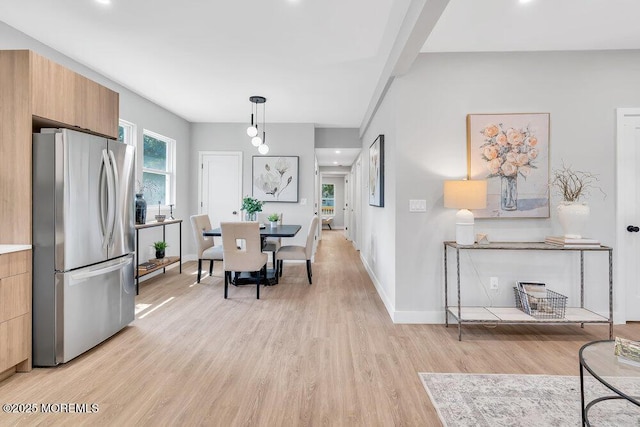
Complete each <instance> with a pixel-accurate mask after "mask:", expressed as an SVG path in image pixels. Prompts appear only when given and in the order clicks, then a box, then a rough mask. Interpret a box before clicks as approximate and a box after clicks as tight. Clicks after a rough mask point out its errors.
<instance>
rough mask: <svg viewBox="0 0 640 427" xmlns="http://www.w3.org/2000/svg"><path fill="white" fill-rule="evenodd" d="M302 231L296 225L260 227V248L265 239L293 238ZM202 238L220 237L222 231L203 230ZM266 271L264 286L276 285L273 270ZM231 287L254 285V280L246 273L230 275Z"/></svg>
mask: <svg viewBox="0 0 640 427" xmlns="http://www.w3.org/2000/svg"><path fill="white" fill-rule="evenodd" d="M300 229H302V226H301V225H297V224H282V225H278V226H277V227H271V226H269V225H263V224H261V225H260V239H261V241H262V244H261V247H264V241H265V239H266V238H267V237H295V235H296V234H298V231H300ZM202 235H203V236H206V237H220V236H222V230H221V229H220V227H218V228H214V229H212V230H204V231H203V232H202ZM265 268H266V269H267V274H266V281H265V282H264V285H265V286H273V285H277V284H278V277H277V276H276V271H275V269H269V268H267V267H266V266H265ZM232 277H233V280H232V282H231V283H232V284H233V285H236V286H237V285H244V284H252V285H255V283H256V282H255V278H253V277H251V276H250V275H249V274H247V273H242V274H235V275H232Z"/></svg>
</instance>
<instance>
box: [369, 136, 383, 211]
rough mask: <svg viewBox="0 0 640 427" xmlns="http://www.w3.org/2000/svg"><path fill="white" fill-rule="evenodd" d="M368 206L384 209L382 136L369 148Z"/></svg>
mask: <svg viewBox="0 0 640 427" xmlns="http://www.w3.org/2000/svg"><path fill="white" fill-rule="evenodd" d="M369 205H371V206H379V207H384V135H378V137H377V138H376V140H375V141H373V144H371V146H370V147H369Z"/></svg>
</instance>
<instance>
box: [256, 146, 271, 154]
mask: <svg viewBox="0 0 640 427" xmlns="http://www.w3.org/2000/svg"><path fill="white" fill-rule="evenodd" d="M258 152H259V153H260V154H267V153H268V152H269V146H268V145H267V144H260V146H259V147H258Z"/></svg>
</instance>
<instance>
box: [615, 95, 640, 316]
mask: <svg viewBox="0 0 640 427" xmlns="http://www.w3.org/2000/svg"><path fill="white" fill-rule="evenodd" d="M628 117H634V118H637V117H640V108H617V109H616V224H615V227H616V246H615V247H616V249H618V251H617V253H618V254H619V255H618V256H617V257H616V264H615V265H614V267H615V272H616V274H615V282H614V287H615V289H614V292H615V294H614V296H615V302H616V304H615V306H616V307H617V311H615V312H614V320H615V321H616V322H626V321H627V318H628V317H634V316H628V315H627V298H626V297H627V296H628V288H627V284H628V283H629V281H630V280H635V279H637V278H635V277H629V276H632V275H633V273H632V272H631V266H633V265H635V263H637V260H636V259H634V255H636V251H625V250H624V249H623V248H624V247H625V246H627V245H625V243H624V242H625V238H627V237H628V234H629V232H628V231H627V230H626V227H627V225H629V224H627V222H629V221H631V220H633V219H634V218H632V216H633V215H634V214H637V213H638V212H640V206H637V204H638V201H637V200H635V194H634V197H633V200H634V202H635V203H633V204H630V203H629V200H630V198H629V192H632V191H633V192H634V193H636V194H637V186H638V185H640V184H639V183H640V176H639V174H637V173H636V165H635V160H636V158H637V157H636V156H635V155H634V154H635V153H636V151H637V150H638V149H640V147H636V146H634V141H632V140H630V139H629V138H627V137H626V135H625V132H624V126H625V122H626V119H627V118H628ZM630 182H631V183H634V185H633V186H632V187H631V188H630V186H629V185H627V184H625V183H630ZM638 237H640V236H638ZM634 320H636V319H634Z"/></svg>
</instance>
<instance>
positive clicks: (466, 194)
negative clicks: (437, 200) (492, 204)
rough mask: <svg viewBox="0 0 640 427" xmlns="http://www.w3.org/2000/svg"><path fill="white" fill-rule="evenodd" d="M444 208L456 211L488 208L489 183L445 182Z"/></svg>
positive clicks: (479, 181) (476, 181)
mask: <svg viewBox="0 0 640 427" xmlns="http://www.w3.org/2000/svg"><path fill="white" fill-rule="evenodd" d="M444 207H445V208H454V209H483V208H486V207H487V181H481V180H474V181H471V180H461V181H445V182H444Z"/></svg>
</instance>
